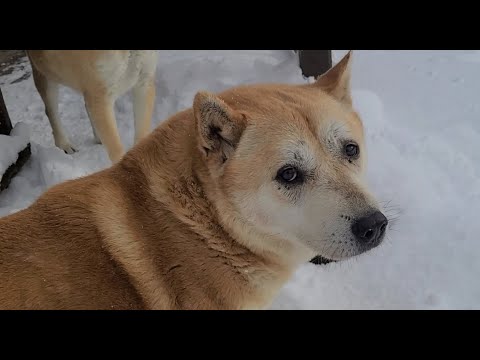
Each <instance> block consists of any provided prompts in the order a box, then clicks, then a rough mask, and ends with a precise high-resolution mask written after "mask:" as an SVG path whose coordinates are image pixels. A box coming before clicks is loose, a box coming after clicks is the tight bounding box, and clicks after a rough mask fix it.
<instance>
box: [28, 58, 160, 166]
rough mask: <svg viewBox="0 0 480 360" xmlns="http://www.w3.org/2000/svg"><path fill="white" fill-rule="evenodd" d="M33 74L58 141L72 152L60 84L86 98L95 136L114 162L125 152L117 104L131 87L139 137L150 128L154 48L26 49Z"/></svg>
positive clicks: (153, 97)
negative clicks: (61, 111)
mask: <svg viewBox="0 0 480 360" xmlns="http://www.w3.org/2000/svg"><path fill="white" fill-rule="evenodd" d="M26 53H27V55H28V59H29V61H30V64H31V66H32V75H33V80H34V83H35V87H36V88H37V90H38V92H39V94H40V96H41V98H42V100H43V102H44V105H45V113H46V115H47V117H48V119H49V121H50V125H51V127H52V131H53V137H54V139H55V145H56V146H57V147H59V148H60V149H62V150H64V151H65V152H66V153H67V154H72V153H73V152H75V149H74V148H73V147H72V145H71V143H70V141H69V139H68V137H67V135H66V134H65V132H64V130H63V127H62V125H61V122H60V118H59V115H58V85H59V84H61V85H64V86H67V87H69V88H72V89H74V90H77V91H79V92H80V93H81V94H82V95H83V98H84V101H85V107H86V109H87V114H88V117H89V119H90V123H91V126H92V130H93V135H94V139H95V142H97V143H102V144H103V145H104V146H105V148H106V150H107V152H108V156H109V158H110V160H111V161H112V162H117V161H118V160H119V159H120V158H121V157H122V156H123V154H124V148H123V145H122V142H121V140H120V136H119V135H118V130H117V124H116V121H115V113H114V108H113V105H114V103H115V100H116V99H117V98H118V97H119V96H121V95H123V94H124V93H125V92H127V91H128V90H130V89H132V88H133V101H134V117H135V143H137V142H138V141H140V140H141V139H142V138H143V137H145V136H146V135H147V134H148V133H149V132H150V127H151V117H152V112H153V106H154V100H155V72H156V66H157V56H158V55H157V51H155V50H27V51H26Z"/></svg>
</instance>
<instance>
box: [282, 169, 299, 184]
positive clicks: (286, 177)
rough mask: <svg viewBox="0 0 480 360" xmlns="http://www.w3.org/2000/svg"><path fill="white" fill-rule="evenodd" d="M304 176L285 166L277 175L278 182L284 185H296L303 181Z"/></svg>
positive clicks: (296, 170)
mask: <svg viewBox="0 0 480 360" xmlns="http://www.w3.org/2000/svg"><path fill="white" fill-rule="evenodd" d="M301 175H302V174H301V173H300V171H298V169H296V168H295V167H293V166H284V167H282V168H281V169H280V170H278V173H277V178H276V179H277V180H278V181H280V182H283V183H295V182H298V181H301V178H302V176H301Z"/></svg>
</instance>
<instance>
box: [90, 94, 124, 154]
mask: <svg viewBox="0 0 480 360" xmlns="http://www.w3.org/2000/svg"><path fill="white" fill-rule="evenodd" d="M84 97H85V106H86V108H87V112H88V114H89V117H90V122H91V124H92V128H94V129H95V133H96V134H98V137H99V138H100V141H101V142H102V144H103V145H104V146H105V147H106V149H107V152H108V156H109V158H110V160H111V161H112V162H113V163H115V162H117V161H118V160H120V158H121V157H122V156H123V152H124V150H123V145H122V141H121V140H120V136H119V135H118V129H117V122H116V120H115V113H114V109H113V103H114V100H113V99H111V98H110V97H108V96H106V95H103V94H99V93H96V92H93V93H92V94H88V93H86V94H84Z"/></svg>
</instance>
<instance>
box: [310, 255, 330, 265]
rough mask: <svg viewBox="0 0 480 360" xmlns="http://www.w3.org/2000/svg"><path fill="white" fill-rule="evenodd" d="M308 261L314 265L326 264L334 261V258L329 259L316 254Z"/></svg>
mask: <svg viewBox="0 0 480 360" xmlns="http://www.w3.org/2000/svg"><path fill="white" fill-rule="evenodd" d="M310 262H311V263H312V264H315V265H326V264H329V263H331V262H336V260H330V259H327V258H325V257H323V256H321V255H317V256H315V257H314V258H313V259H312V260H310Z"/></svg>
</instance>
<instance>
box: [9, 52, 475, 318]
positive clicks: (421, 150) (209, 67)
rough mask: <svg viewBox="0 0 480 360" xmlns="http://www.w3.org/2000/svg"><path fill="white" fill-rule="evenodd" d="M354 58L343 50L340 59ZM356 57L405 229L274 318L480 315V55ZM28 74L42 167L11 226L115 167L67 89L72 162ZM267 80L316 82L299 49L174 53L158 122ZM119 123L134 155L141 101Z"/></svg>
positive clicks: (16, 113) (374, 158)
mask: <svg viewBox="0 0 480 360" xmlns="http://www.w3.org/2000/svg"><path fill="white" fill-rule="evenodd" d="M343 54H345V51H334V60H335V61H337V60H339V59H340V57H341V56H342V55H343ZM353 56H354V62H353V70H352V71H353V73H352V75H353V84H352V85H353V89H354V93H353V96H354V102H355V104H356V107H357V109H358V110H359V112H360V113H361V115H362V117H363V121H364V125H365V128H366V132H367V145H368V149H367V150H368V154H369V164H368V174H369V175H368V177H369V181H370V183H371V188H372V190H373V192H374V193H376V194H377V195H378V197H379V199H380V200H382V201H384V202H385V203H386V204H388V206H387V211H386V214H387V215H388V216H389V217H391V218H396V220H395V221H392V225H391V229H390V231H389V233H388V237H387V239H386V241H385V242H384V244H383V245H382V246H380V247H379V248H377V249H375V250H373V251H371V252H368V253H366V254H364V255H362V256H359V257H357V258H354V259H351V260H349V261H345V262H341V263H334V264H329V265H327V266H315V265H313V264H305V265H304V266H303V267H302V268H300V269H299V271H298V272H297V273H296V274H295V276H294V277H293V279H292V280H291V281H290V282H289V283H288V284H287V285H286V286H285V287H284V289H283V290H282V291H281V293H280V295H279V296H278V298H277V299H276V300H275V302H274V304H273V306H272V309H480V280H479V277H480V261H479V255H480V236H479V234H480V221H479V220H478V219H477V216H479V215H480V151H479V153H478V154H477V153H476V152H475V149H476V148H477V147H478V146H479V143H480V101H479V100H480V51H355V52H354V54H353ZM25 61H26V59H25ZM26 71H27V72H30V67H29V65H28V63H23V66H22V64H19V66H18V69H16V70H15V71H13V72H12V73H10V74H6V75H3V76H0V86H1V88H2V91H3V96H4V98H5V102H6V105H7V107H8V110H9V113H10V117H11V119H12V122H13V123H14V125H15V123H17V122H19V121H20V122H25V123H26V124H28V125H29V127H30V131H31V139H32V157H31V159H30V160H29V162H28V163H27V164H26V165H25V167H24V168H23V169H22V171H21V172H20V173H19V174H18V175H17V177H16V178H15V179H14V180H13V182H12V184H11V185H10V187H9V189H7V190H6V191H4V192H3V193H1V194H0V216H5V215H7V214H10V213H12V212H15V211H18V210H20V209H22V208H24V207H27V206H28V205H29V204H31V203H32V202H33V201H34V200H35V199H36V198H37V197H38V196H39V195H40V194H41V193H42V192H44V191H45V190H46V189H47V188H49V187H51V186H52V185H54V184H56V183H58V182H60V181H63V180H66V179H70V178H73V177H77V176H82V175H86V174H89V173H91V172H94V171H97V170H99V169H102V168H103V167H105V166H108V165H109V161H108V157H107V154H106V152H105V150H104V148H103V147H102V146H101V145H96V144H94V143H93V136H92V132H91V127H90V123H89V121H88V118H87V115H86V111H85V108H84V105H83V101H82V99H81V96H80V95H79V94H76V93H74V92H73V91H71V90H69V89H66V88H62V90H61V97H60V116H61V119H62V122H63V124H64V126H65V129H66V130H67V133H68V135H69V136H70V139H71V140H72V142H73V145H74V146H76V148H77V149H78V150H79V151H78V152H77V153H75V154H74V155H73V156H71V155H66V154H64V153H63V152H62V151H61V150H59V149H57V148H56V147H55V146H54V143H53V137H52V133H51V128H50V125H49V123H48V120H47V118H46V116H45V115H44V108H43V103H42V101H41V99H40V96H39V95H38V93H37V91H36V90H35V87H34V85H33V80H32V78H31V76H30V77H26V78H25V79H23V80H21V81H15V80H17V79H20V78H22V77H24V74H25V72H26ZM266 81H268V82H290V83H301V82H304V81H306V80H304V79H303V77H302V76H301V71H300V69H299V68H298V66H297V58H296V55H295V54H294V53H293V52H291V51H287V50H285V51H283V50H275V51H244V50H242V51H223V50H222V51H206V50H202V51H164V50H162V51H160V53H159V64H158V70H157V99H156V108H155V112H154V118H153V124H154V126H157V125H158V124H159V123H160V122H161V121H163V120H164V119H166V118H167V117H168V116H170V115H172V114H173V113H175V112H177V111H178V110H181V109H183V108H186V107H190V106H191V103H192V100H193V96H194V94H195V93H196V91H198V90H202V89H205V90H211V91H219V90H222V89H225V88H227V87H231V86H234V85H237V84H240V83H253V82H266ZM116 113H117V119H118V126H119V131H120V134H121V137H122V140H123V142H124V144H125V145H126V146H128V147H130V146H131V145H132V143H133V113H132V104H131V100H130V97H129V95H127V96H124V97H123V98H121V99H120V100H119V101H118V102H117V104H116ZM0 141H5V139H3V138H0ZM0 155H3V154H0ZM1 166H2V165H1V163H0V167H1Z"/></svg>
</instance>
